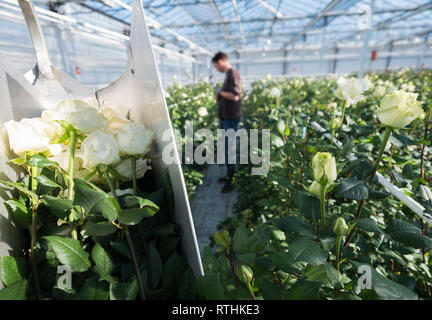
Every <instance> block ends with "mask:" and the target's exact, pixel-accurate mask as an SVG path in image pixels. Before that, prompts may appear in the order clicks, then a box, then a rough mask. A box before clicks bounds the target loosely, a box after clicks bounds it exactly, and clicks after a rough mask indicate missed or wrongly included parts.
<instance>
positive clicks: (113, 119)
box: [101, 107, 130, 133]
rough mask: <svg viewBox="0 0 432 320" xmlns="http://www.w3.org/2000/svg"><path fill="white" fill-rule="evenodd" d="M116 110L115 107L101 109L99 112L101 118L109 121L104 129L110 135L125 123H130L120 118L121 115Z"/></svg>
mask: <svg viewBox="0 0 432 320" xmlns="http://www.w3.org/2000/svg"><path fill="white" fill-rule="evenodd" d="M117 109H118V108H117V107H116V108H114V107H103V108H102V110H101V113H102V114H103V116H104V117H105V118H106V119H108V121H109V123H108V126H107V127H106V129H107V130H108V131H109V132H110V133H114V132H116V131H118V130H120V129H121V128H122V127H123V126H124V125H125V124H126V123H128V122H130V120H128V119H126V118H124V117H122V116H121V113H120V112H119V110H117Z"/></svg>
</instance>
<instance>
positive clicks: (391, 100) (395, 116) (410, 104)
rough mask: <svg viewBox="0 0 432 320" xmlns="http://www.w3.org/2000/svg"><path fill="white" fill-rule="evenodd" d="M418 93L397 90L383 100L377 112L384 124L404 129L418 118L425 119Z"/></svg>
mask: <svg viewBox="0 0 432 320" xmlns="http://www.w3.org/2000/svg"><path fill="white" fill-rule="evenodd" d="M417 96H418V94H417V93H413V92H405V91H402V90H395V91H394V92H393V93H391V94H387V95H385V96H384V98H382V100H381V104H380V108H379V110H378V111H377V112H376V114H377V116H378V119H379V120H380V121H381V123H382V124H384V125H386V126H388V127H392V128H404V127H406V126H407V125H409V124H410V123H411V122H412V121H414V120H415V119H417V118H424V112H423V109H422V107H421V105H422V102H420V101H417Z"/></svg>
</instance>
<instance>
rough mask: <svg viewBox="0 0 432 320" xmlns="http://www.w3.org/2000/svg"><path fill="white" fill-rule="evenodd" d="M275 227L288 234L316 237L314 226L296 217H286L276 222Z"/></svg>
mask: <svg viewBox="0 0 432 320" xmlns="http://www.w3.org/2000/svg"><path fill="white" fill-rule="evenodd" d="M273 223H274V225H275V226H276V227H278V228H279V229H281V230H283V231H284V232H286V233H291V232H294V233H298V234H301V235H304V236H314V230H313V228H312V226H311V225H310V224H309V223H307V222H306V221H304V220H302V219H300V218H298V217H296V216H285V217H282V218H279V219H277V220H274V222H273Z"/></svg>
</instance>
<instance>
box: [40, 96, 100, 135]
mask: <svg viewBox="0 0 432 320" xmlns="http://www.w3.org/2000/svg"><path fill="white" fill-rule="evenodd" d="M42 119H43V120H46V121H54V120H64V121H67V122H69V123H70V124H71V125H73V126H74V127H75V128H76V129H78V130H80V131H82V132H84V133H90V132H92V131H95V130H98V129H102V128H105V127H106V126H107V125H108V120H107V119H105V117H104V116H103V115H102V114H100V113H99V111H98V110H97V109H95V108H93V107H92V106H90V105H89V104H88V103H86V102H85V101H83V100H64V101H62V102H60V103H59V104H58V105H57V108H56V109H55V110H45V111H43V112H42Z"/></svg>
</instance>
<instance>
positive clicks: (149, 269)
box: [131, 156, 153, 288]
mask: <svg viewBox="0 0 432 320" xmlns="http://www.w3.org/2000/svg"><path fill="white" fill-rule="evenodd" d="M131 164H132V165H131V166H132V185H133V195H134V196H135V197H136V196H138V188H137V178H136V158H135V157H134V156H132V157H131ZM138 232H139V235H140V238H141V242H142V243H143V246H144V251H145V254H146V256H147V257H149V259H150V251H149V247H148V244H147V241H146V239H145V236H144V231H143V229H142V225H141V222H140V223H138ZM148 273H149V276H148V284H149V287H150V288H153V280H152V279H153V278H152V275H153V272H152V268H151V263H149V264H148Z"/></svg>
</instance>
